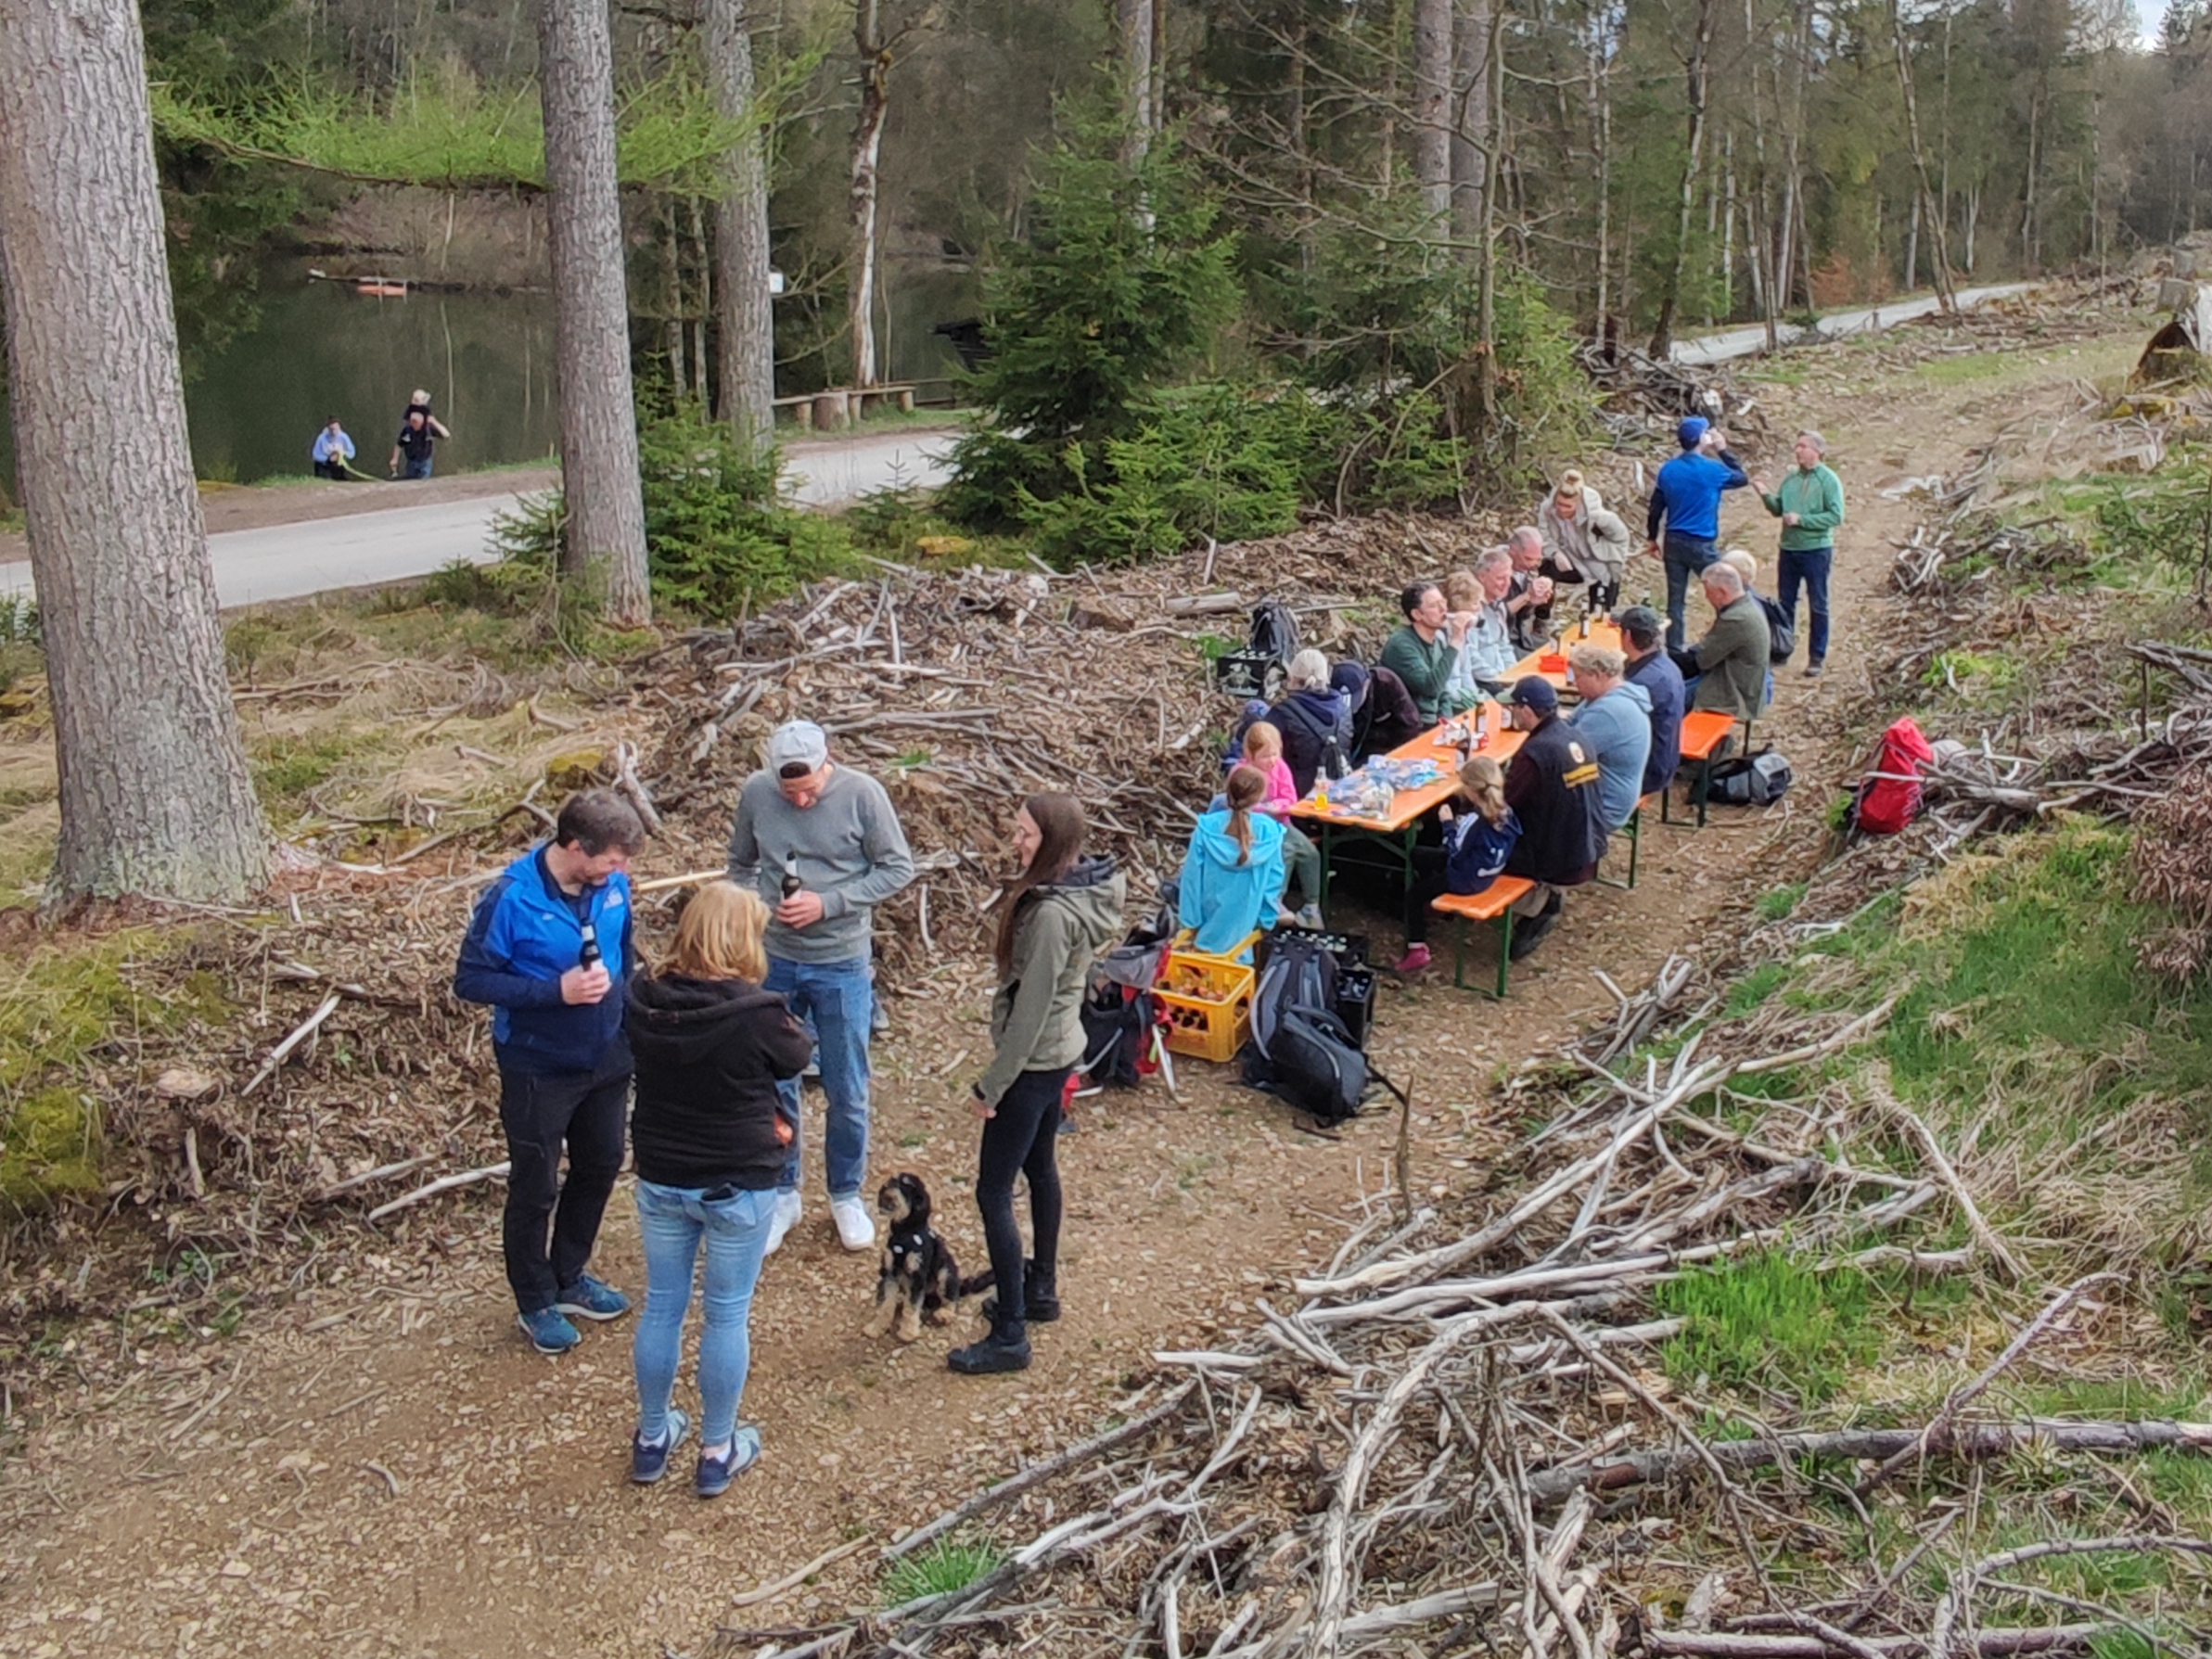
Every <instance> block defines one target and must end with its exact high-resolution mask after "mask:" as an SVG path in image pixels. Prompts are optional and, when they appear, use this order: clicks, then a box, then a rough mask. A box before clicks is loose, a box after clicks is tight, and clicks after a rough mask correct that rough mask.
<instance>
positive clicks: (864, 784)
mask: <svg viewBox="0 0 2212 1659" xmlns="http://www.w3.org/2000/svg"><path fill="white" fill-rule="evenodd" d="M729 877H730V880H732V881H733V882H735V883H736V884H737V885H738V886H739V887H751V888H752V889H753V890H754V891H756V892H758V893H759V894H760V895H761V899H762V900H763V901H765V902H766V903H767V904H768V905H769V907H770V910H771V912H772V915H773V920H771V921H770V923H769V925H768V933H767V951H768V978H767V981H766V983H767V987H768V989H770V990H772V991H774V992H776V993H777V994H779V995H781V996H783V997H785V998H786V999H787V1000H788V1001H789V1002H790V1004H791V1012H792V1013H794V1014H796V1015H798V1016H799V1018H800V1019H802V1020H804V1021H805V1022H806V1023H807V1024H808V1025H809V1026H810V1027H812V1030H813V1033H814V1037H815V1040H816V1041H817V1042H818V1043H819V1044H820V1046H821V1066H822V1092H823V1094H824V1096H825V1098H826V1100H827V1102H828V1109H827V1111H826V1112H825V1115H824V1130H823V1137H822V1140H823V1168H824V1174H825V1178H826V1181H827V1185H828V1188H829V1214H830V1219H831V1220H832V1221H834V1222H835V1223H836V1224H837V1240H838V1242H839V1243H840V1244H843V1245H844V1246H845V1248H846V1249H848V1250H865V1249H867V1248H868V1247H869V1246H871V1245H872V1244H875V1243H876V1223H875V1221H874V1220H873V1219H871V1218H870V1217H869V1215H868V1206H867V1205H866V1204H865V1203H864V1202H863V1200H862V1198H861V1187H862V1185H863V1182H864V1181H865V1180H866V1179H867V1173H868V1035H869V1031H870V1028H871V1024H872V1018H873V1014H874V1009H875V1000H876V991H875V986H874V984H873V982H872V980H871V977H870V974H869V963H870V958H871V957H872V955H873V954H874V948H875V947H874V937H875V915H876V906H877V905H879V904H881V903H882V902H883V901H884V900H887V899H889V898H890V897H891V896H892V895H893V894H895V893H897V892H898V891H899V890H900V889H901V887H905V886H906V885H907V883H909V882H911V881H912V880H914V854H913V853H912V852H910V851H909V850H908V849H907V846H906V833H905V831H904V830H902V829H901V828H900V826H899V815H898V813H897V812H896V811H894V810H892V808H891V798H890V797H889V795H887V794H885V793H884V788H883V785H881V784H879V783H877V782H876V780H875V779H874V778H872V777H869V776H867V775H866V774H865V773H863V772H854V771H852V770H850V768H848V767H843V766H838V765H836V764H834V763H833V762H832V761H831V759H830V758H829V739H828V738H827V737H826V736H825V735H824V734H823V731H822V728H821V727H820V726H818V725H816V724H814V722H813V721H806V720H795V721H786V722H785V723H784V724H783V725H780V726H778V727H777V728H776V729H775V730H774V732H771V733H770V734H768V764H767V765H766V766H765V767H764V768H762V769H761V771H759V772H754V773H753V774H752V775H751V776H750V777H748V778H747V779H746V780H745V785H744V787H743V788H741V789H740V790H739V791H738V792H737V811H736V815H735V819H734V820H733V821H732V823H731V825H730V855H729ZM780 1087H781V1089H782V1091H783V1099H784V1112H785V1116H786V1119H787V1120H788V1121H789V1123H790V1125H791V1129H792V1137H793V1138H792V1142H791V1153H790V1156H789V1157H788V1159H787V1160H786V1163H785V1165H784V1171H783V1178H782V1179H781V1180H779V1181H778V1182H777V1183H776V1188H777V1191H776V1201H775V1215H774V1220H773V1221H772V1222H771V1224H770V1226H769V1230H768V1244H767V1248H768V1250H769V1252H770V1253H771V1254H773V1253H774V1251H775V1250H776V1248H777V1247H778V1246H779V1245H781V1244H783V1242H784V1237H785V1235H786V1233H788V1232H789V1231H791V1229H792V1228H793V1227H794V1226H795V1225H797V1223H798V1221H799V1214H800V1206H799V1154H800V1148H801V1146H802V1144H803V1142H804V1140H805V1136H804V1134H803V1132H802V1131H801V1130H800V1128H799V1122H800V1118H799V1080H798V1079H797V1078H789V1079H787V1080H786V1081H785V1082H784V1083H783V1084H781V1085H780Z"/></svg>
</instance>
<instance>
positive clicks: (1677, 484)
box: [1643, 415, 1751, 651]
mask: <svg viewBox="0 0 2212 1659" xmlns="http://www.w3.org/2000/svg"><path fill="white" fill-rule="evenodd" d="M1674 440H1675V442H1677V443H1679V444H1680V445H1681V451H1682V453H1681V454H1679V455H1677V456H1675V458H1674V459H1673V460H1671V461H1669V462H1668V463H1667V465H1666V466H1662V467H1660V468H1659V476H1658V478H1657V479H1656V481H1655V482H1654V483H1653V485H1652V491H1651V510H1650V511H1649V512H1648V513H1647V514H1646V515H1645V516H1644V521H1643V533H1644V536H1645V544H1644V551H1645V552H1646V553H1651V554H1658V553H1659V552H1660V551H1661V540H1660V537H1661V526H1662V525H1664V527H1665V543H1664V545H1665V558H1666V562H1667V644H1668V645H1669V647H1670V648H1671V649H1674V650H1677V651H1679V650H1681V644H1682V608H1683V606H1684V604H1685V603H1686V601H1687V599H1688V597H1689V593H1690V578H1691V577H1692V576H1693V575H1694V574H1696V573H1697V572H1698V571H1700V570H1703V569H1704V568H1706V567H1707V565H1709V564H1711V563H1712V562H1713V560H1714V559H1716V558H1718V557H1719V556H1720V496H1721V493H1722V492H1723V491H1729V490H1741V489H1743V488H1744V487H1745V485H1747V484H1749V483H1750V482H1751V480H1750V479H1748V478H1746V477H1745V474H1744V464H1743V463H1742V462H1741V461H1738V460H1737V459H1736V458H1735V456H1734V455H1733V454H1732V453H1730V452H1729V448H1728V434H1727V433H1726V432H1723V431H1722V430H1721V429H1720V428H1718V427H1715V426H1712V425H1710V424H1709V423H1708V422H1707V420H1706V419H1705V417H1704V416H1703V415H1691V416H1690V417H1689V418H1688V419H1686V420H1684V421H1683V422H1682V423H1681V426H1679V427H1677V428H1675V429H1674Z"/></svg>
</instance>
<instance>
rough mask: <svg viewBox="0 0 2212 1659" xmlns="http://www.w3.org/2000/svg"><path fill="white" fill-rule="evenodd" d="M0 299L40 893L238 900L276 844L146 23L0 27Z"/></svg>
mask: <svg viewBox="0 0 2212 1659" xmlns="http://www.w3.org/2000/svg"><path fill="white" fill-rule="evenodd" d="M0 290H5V292H6V302H7V309H6V322H7V342H8V376H7V386H8V400H9V405H10V408H11V411H12V413H13V416H14V422H15V436H16V446H17V453H18V457H19V466H20V470H21V475H22V486H23V514H24V519H25V523H26V525H27V527H28V529H29V531H30V541H31V570H32V580H33V581H35V582H36V583H37V586H38V603H39V610H40V615H41V619H42V620H43V622H44V626H45V647H46V673H47V684H48V691H49V695H50V696H51V698H52V701H53V708H54V749H55V759H56V765H57V768H58V772H59V773H60V796H61V839H60V844H59V846H58V849H57V850H56V853H55V861H54V862H55V868H54V878H53V882H52V885H51V887H50V888H49V891H50V892H51V893H52V894H53V895H54V896H55V897H56V898H74V897H78V896H81V895H90V896H95V897H101V898H107V897H113V896H116V895H119V894H123V893H145V894H151V895H155V896H158V897H162V898H173V899H190V900H229V899H237V898H241V897H243V896H244V895H245V894H246V893H247V892H248V891H249V889H251V888H253V887H258V886H259V885H260V884H261V882H262V879H263V878H264V876H265V875H266V874H267V870H268V863H267V860H268V835H267V831H266V829H265V828H264V826H263V824H262V814H261V808H260V806H259V804H258V803H257V802H256V801H255V799H254V795H253V785H252V781H251V780H250V778H249V776H248V774H247V771H246V756H245V751H244V749H243V748H242V747H241V746H240V744H239V740H238V722H237V715H236V713H235V712H234V711H233V709H232V707H231V700H230V686H229V684H228V683H226V681H225V680H224V669H223V634H222V631H221V628H220V626H219V624H218V622H217V619H216V614H215V576H214V569H213V568H212V567H211V565H210V564H209V562H208V543H207V532H206V529H205V527H204V525H203V523H202V520H201V518H200V512H199V494H198V490H197V489H196V488H195V486H194V484H193V479H192V454H191V449H190V445H189V442H188V440H187V439H186V437H185V389H184V382H183V379H182V377H181V376H180V375H179V373H178V370H177V342H176V321H175V317H174V314H173V311H172V309H171V301H170V290H169V267H168V262H167V257H166V254H165V251H164V249H163V248H162V242H161V198H160V192H159V190H158V188H157V186H156V185H155V181H154V153H153V137H152V130H151V124H150V121H149V117H148V113H147V87H146V59H145V51H144V41H143V38H142V36H141V34H140V32H139V22H138V8H137V6H135V5H134V4H133V0H72V3H71V4H70V5H68V6H61V5H55V4H38V5H25V6H12V7H10V8H9V12H8V17H7V20H6V24H5V26H0Z"/></svg>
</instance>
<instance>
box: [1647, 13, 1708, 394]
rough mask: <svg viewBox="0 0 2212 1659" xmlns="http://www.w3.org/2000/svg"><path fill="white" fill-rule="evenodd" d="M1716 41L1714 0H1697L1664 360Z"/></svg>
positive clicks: (1664, 302)
mask: <svg viewBox="0 0 2212 1659" xmlns="http://www.w3.org/2000/svg"><path fill="white" fill-rule="evenodd" d="M1712 44H1713V3H1712V0H1697V28H1696V32H1695V34H1694V36H1693V37H1692V40H1691V45H1690V57H1689V61H1688V62H1687V63H1686V64H1684V65H1683V69H1684V70H1685V74H1684V93H1685V96H1686V98H1687V102H1688V104H1689V108H1690V145H1689V149H1688V151H1687V153H1686V154H1685V155H1684V156H1683V158H1682V185H1681V200H1680V201H1679V202H1678V203H1677V204H1676V213H1675V224H1674V250H1673V253H1672V254H1671V256H1670V257H1669V260H1668V262H1667V274H1666V275H1665V276H1664V277H1663V278H1662V279H1661V281H1660V286H1659V317H1658V321H1657V322H1656V323H1655V324H1654V325H1652V334H1651V354H1652V355H1653V356H1654V357H1656V358H1657V359H1658V360H1659V361H1660V362H1661V363H1664V362H1666V361H1667V357H1668V354H1669V352H1670V351H1672V350H1673V349H1674V313H1675V311H1676V308H1677V307H1678V306H1679V305H1680V303H1681V288H1682V263H1683V262H1684V260H1685V259H1686V258H1687V257H1688V255H1689V251H1690V226H1691V224H1692V223H1693V222H1694V221H1693V215H1694V213H1695V211H1696V208H1697V183H1698V176H1699V173H1700V172H1702V171H1703V168H1704V163H1705V124H1706V57H1707V53H1708V52H1709V51H1710V49H1711V47H1712Z"/></svg>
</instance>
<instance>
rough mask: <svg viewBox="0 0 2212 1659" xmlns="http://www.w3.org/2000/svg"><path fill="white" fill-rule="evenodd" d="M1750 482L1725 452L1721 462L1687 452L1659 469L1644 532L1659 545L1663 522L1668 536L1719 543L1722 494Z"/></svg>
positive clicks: (1738, 465) (1738, 463)
mask: <svg viewBox="0 0 2212 1659" xmlns="http://www.w3.org/2000/svg"><path fill="white" fill-rule="evenodd" d="M1750 482H1751V480H1750V479H1747V478H1745V476H1744V464H1743V463H1742V462H1741V461H1739V460H1737V459H1736V458H1735V456H1734V455H1733V454H1731V453H1729V452H1728V451H1726V450H1722V451H1721V452H1720V458H1719V459H1718V460H1716V459H1715V458H1714V457H1713V456H1711V455H1705V454H1700V453H1698V452H1697V451H1695V450H1684V451H1683V452H1682V453H1681V454H1679V455H1677V456H1675V458H1674V459H1673V460H1671V461H1669V462H1668V463H1667V465H1666V466H1662V467H1660V468H1659V476H1658V477H1657V478H1656V479H1654V480H1653V482H1652V491H1651V510H1650V512H1648V513H1647V514H1646V515H1645V516H1644V520H1643V533H1644V535H1645V536H1646V537H1648V538H1649V539H1650V540H1652V541H1654V542H1656V541H1657V540H1658V539H1659V525H1660V521H1661V520H1662V519H1664V520H1665V521H1666V526H1667V530H1668V533H1669V535H1676V536H1691V537H1694V538H1695V539H1696V540H1698V541H1700V542H1717V541H1719V540H1720V494H1721V491H1724V490H1741V489H1743V488H1744V486H1745V485H1746V484H1748V483H1750Z"/></svg>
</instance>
